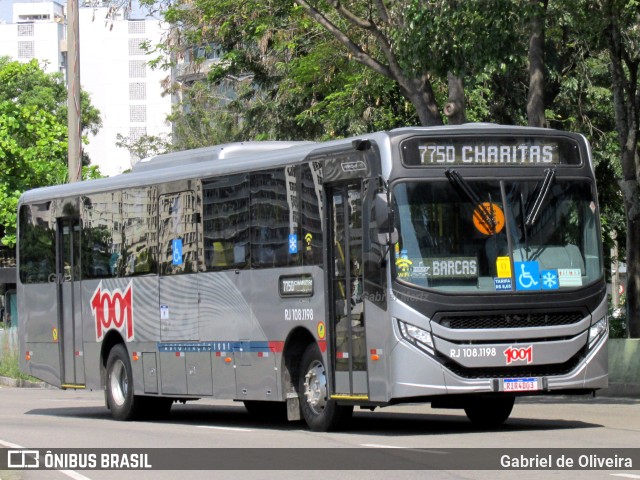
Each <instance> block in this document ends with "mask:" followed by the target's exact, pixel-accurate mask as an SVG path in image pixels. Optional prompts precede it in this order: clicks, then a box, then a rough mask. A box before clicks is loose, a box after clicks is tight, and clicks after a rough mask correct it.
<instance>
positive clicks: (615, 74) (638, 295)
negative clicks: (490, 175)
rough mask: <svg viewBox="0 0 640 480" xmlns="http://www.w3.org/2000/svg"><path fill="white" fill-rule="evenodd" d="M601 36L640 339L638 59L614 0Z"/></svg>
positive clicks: (631, 322) (631, 309)
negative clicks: (607, 63) (628, 45)
mask: <svg viewBox="0 0 640 480" xmlns="http://www.w3.org/2000/svg"><path fill="white" fill-rule="evenodd" d="M603 13H604V14H605V16H606V21H607V24H608V25H607V28H606V30H605V35H606V38H607V43H608V46H609V57H610V59H611V85H612V91H613V109H614V112H615V117H616V132H617V133H618V141H619V144H620V164H621V167H622V180H621V181H620V189H621V191H622V195H623V198H624V208H625V215H626V223H627V225H626V226H627V325H628V331H629V336H630V337H631V338H640V252H639V251H638V245H640V160H639V159H638V121H639V120H638V119H639V118H640V101H639V99H640V91H639V85H638V67H639V64H638V61H634V60H632V59H633V58H634V56H633V55H631V54H630V52H628V51H625V48H626V47H625V43H624V42H623V41H622V38H623V31H622V27H621V26H620V22H621V21H622V20H623V19H624V17H623V13H622V12H621V11H620V10H618V8H617V4H616V3H615V2H614V1H607V2H605V3H604V10H603Z"/></svg>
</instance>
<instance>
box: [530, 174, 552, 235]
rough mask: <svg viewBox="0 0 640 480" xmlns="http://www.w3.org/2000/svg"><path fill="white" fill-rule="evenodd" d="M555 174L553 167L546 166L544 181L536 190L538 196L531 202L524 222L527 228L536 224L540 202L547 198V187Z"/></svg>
mask: <svg viewBox="0 0 640 480" xmlns="http://www.w3.org/2000/svg"><path fill="white" fill-rule="evenodd" d="M555 175H556V171H555V169H551V168H548V169H547V170H545V177H544V181H543V182H542V186H541V187H540V190H539V191H538V196H537V197H536V201H535V202H533V206H532V207H531V209H530V210H529V213H528V215H527V219H526V220H525V222H524V226H525V227H527V228H529V227H532V226H533V225H535V224H536V221H537V220H538V215H539V214H540V208H541V207H542V204H543V203H544V201H545V199H546V198H547V195H548V194H549V188H550V187H551V184H552V183H553V179H554V177H555Z"/></svg>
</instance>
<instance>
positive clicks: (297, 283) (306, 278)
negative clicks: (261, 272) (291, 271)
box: [280, 274, 313, 297]
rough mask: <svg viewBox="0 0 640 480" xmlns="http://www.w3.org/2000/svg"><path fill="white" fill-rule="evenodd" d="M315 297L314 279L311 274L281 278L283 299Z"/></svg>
mask: <svg viewBox="0 0 640 480" xmlns="http://www.w3.org/2000/svg"><path fill="white" fill-rule="evenodd" d="M312 295H313V277H312V276H311V275H309V274H302V275H288V276H283V277H280V296H281V297H310V296H312Z"/></svg>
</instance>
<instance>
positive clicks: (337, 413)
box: [17, 124, 608, 431]
mask: <svg viewBox="0 0 640 480" xmlns="http://www.w3.org/2000/svg"><path fill="white" fill-rule="evenodd" d="M18 217H19V222H18V223H19V229H18V272H19V275H18V277H19V278H18V286H17V288H18V295H19V300H18V303H19V316H20V319H21V321H20V325H19V328H20V344H21V351H22V354H21V369H22V371H23V372H25V373H28V374H30V375H33V376H35V377H37V378H40V379H42V380H44V381H45V382H47V383H50V384H52V385H55V386H57V387H60V388H69V389H73V388H86V389H104V392H105V401H106V406H107V408H109V409H110V411H111V414H112V416H113V417H114V418H116V419H119V420H130V419H135V418H149V417H150V416H156V415H163V414H167V413H169V410H170V408H171V405H172V403H173V402H176V401H188V400H196V399H199V398H203V397H211V398H216V399H232V400H237V401H242V402H244V404H245V405H246V407H247V409H248V410H249V411H250V412H252V413H255V414H258V415H260V414H262V415H268V414H276V413H278V412H281V413H282V415H283V417H284V415H285V412H286V415H287V417H288V418H289V420H299V419H301V418H302V419H304V420H305V421H306V423H307V424H308V425H309V427H310V428H311V429H313V430H318V431H324V430H330V429H335V428H338V427H340V426H341V425H344V424H345V422H346V421H347V420H348V418H349V417H350V415H351V413H352V411H353V408H354V407H355V406H359V407H362V408H371V409H372V408H375V407H382V406H388V405H393V404H400V403H407V402H430V403H431V405H432V406H433V407H436V408H438V407H442V408H462V409H464V410H465V412H466V414H467V416H468V417H469V418H470V420H471V421H473V422H475V423H477V424H479V425H482V426H495V425H499V424H500V423H502V422H504V421H505V420H506V419H507V418H508V417H509V415H510V413H511V410H512V407H513V404H514V399H515V398H516V397H518V396H523V395H548V394H587V393H593V392H595V391H596V390H597V389H600V388H603V387H606V386H607V331H608V328H607V316H606V315H607V299H606V285H605V279H604V269H603V259H602V244H601V238H600V231H601V230H600V224H599V213H598V201H597V194H596V185H595V179H594V170H593V162H592V159H591V153H590V150H589V146H588V143H587V141H586V140H585V139H584V137H582V136H580V135H576V134H572V133H565V132H560V131H556V130H549V129H535V128H525V127H507V126H497V125H488V124H469V125H464V126H449V127H434V128H425V127H416V128H402V129H397V130H393V131H389V132H378V133H372V134H364V135H361V136H358V137H355V138H349V139H344V140H335V141H330V142H325V143H313V142H247V143H236V144H228V145H219V146H214V147H207V148H201V149H197V150H191V151H185V152H175V153H169V154H166V155H159V156H157V157H153V158H150V159H145V160H143V161H140V162H139V163H138V164H137V165H136V166H135V167H134V168H133V171H132V172H131V173H128V174H123V175H118V176H116V177H112V178H106V179H100V180H93V181H85V182H79V183H74V184H68V185H60V186H54V187H48V188H42V189H37V190H32V191H29V192H26V193H25V194H24V195H23V196H22V198H21V200H20V204H19V212H18Z"/></svg>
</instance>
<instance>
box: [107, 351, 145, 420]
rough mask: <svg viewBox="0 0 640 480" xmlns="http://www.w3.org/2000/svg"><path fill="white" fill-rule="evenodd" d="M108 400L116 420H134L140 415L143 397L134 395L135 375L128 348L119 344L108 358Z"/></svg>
mask: <svg viewBox="0 0 640 480" xmlns="http://www.w3.org/2000/svg"><path fill="white" fill-rule="evenodd" d="M106 375H107V379H106V382H105V383H106V386H107V401H108V405H109V408H110V410H111V416H112V417H113V418H115V419H116V420H133V419H134V418H136V417H137V416H138V413H139V412H138V411H139V410H140V404H141V401H142V399H141V398H139V397H136V396H134V395H133V375H132V373H131V364H130V363H129V356H128V355H127V349H126V348H125V347H124V345H122V344H118V345H116V346H114V347H113V348H112V349H111V352H109V359H108V360H107V371H106Z"/></svg>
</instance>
